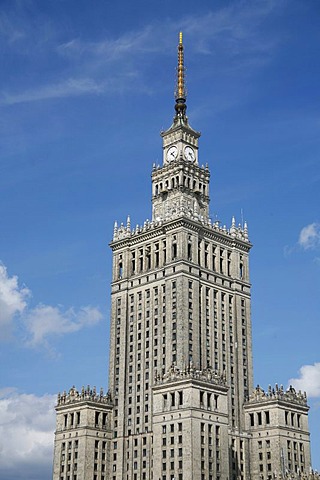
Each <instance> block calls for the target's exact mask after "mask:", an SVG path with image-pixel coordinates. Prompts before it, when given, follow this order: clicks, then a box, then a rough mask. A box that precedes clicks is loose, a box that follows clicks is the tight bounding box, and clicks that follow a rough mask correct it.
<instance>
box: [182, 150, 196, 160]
mask: <svg viewBox="0 0 320 480" xmlns="http://www.w3.org/2000/svg"><path fill="white" fill-rule="evenodd" d="M184 155H185V157H186V159H187V160H189V161H190V162H194V160H195V158H196V155H195V153H194V150H193V148H191V147H189V146H187V147H186V148H185V149H184Z"/></svg>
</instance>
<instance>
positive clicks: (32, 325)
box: [23, 305, 102, 347]
mask: <svg viewBox="0 0 320 480" xmlns="http://www.w3.org/2000/svg"><path fill="white" fill-rule="evenodd" d="M101 319H102V313H101V312H100V311H99V310H98V309H97V308H93V307H83V308H81V309H80V310H78V311H76V310H75V309H74V308H69V309H68V310H66V311H62V309H61V307H52V306H50V305H38V306H37V307H36V308H33V309H31V310H29V311H28V312H27V314H26V315H25V316H24V318H23V320H24V325H25V327H26V330H27V339H26V344H27V345H28V346H31V347H35V346H39V345H43V346H46V347H49V344H48V338H50V337H53V336H61V335H65V334H67V333H73V332H77V331H79V330H81V329H82V328H84V327H90V326H92V325H95V324H97V323H98V322H100V320H101Z"/></svg>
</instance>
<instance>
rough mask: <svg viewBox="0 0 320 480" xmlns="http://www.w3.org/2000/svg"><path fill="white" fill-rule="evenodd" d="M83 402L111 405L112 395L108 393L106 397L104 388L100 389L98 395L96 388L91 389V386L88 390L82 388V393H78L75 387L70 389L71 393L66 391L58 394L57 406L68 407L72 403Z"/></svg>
mask: <svg viewBox="0 0 320 480" xmlns="http://www.w3.org/2000/svg"><path fill="white" fill-rule="evenodd" d="M83 401H91V402H99V403H104V404H111V394H110V392H108V393H107V394H106V395H105V394H104V393H103V389H102V388H101V389H100V392H99V393H97V391H96V387H93V389H91V388H90V386H89V385H88V386H87V388H86V389H85V388H84V387H82V389H81V392H78V390H76V388H75V387H74V386H73V387H72V388H70V390H69V393H66V392H65V391H64V392H63V393H61V394H60V393H58V398H57V406H58V407H59V406H61V405H68V404H70V403H74V402H83Z"/></svg>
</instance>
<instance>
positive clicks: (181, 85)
mask: <svg viewBox="0 0 320 480" xmlns="http://www.w3.org/2000/svg"><path fill="white" fill-rule="evenodd" d="M184 73H185V66H184V52H183V43H182V32H180V33H179V45H178V67H177V85H176V92H175V98H176V104H175V110H176V116H177V117H185V115H186V110H187V105H186V100H187V94H186V87H185V76H184Z"/></svg>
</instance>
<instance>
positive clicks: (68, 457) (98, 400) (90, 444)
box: [53, 387, 112, 480]
mask: <svg viewBox="0 0 320 480" xmlns="http://www.w3.org/2000/svg"><path fill="white" fill-rule="evenodd" d="M56 412H57V421H56V433H55V445H54V462H53V478H54V479H55V480H65V479H67V480H87V479H92V480H100V479H101V477H104V476H105V475H106V474H107V472H108V471H109V470H110V467H109V460H110V441H111V438H112V432H111V413H112V403H111V397H110V394H107V395H104V394H103V391H102V390H101V391H100V393H99V394H97V392H96V391H95V389H93V390H91V389H90V387H88V388H87V389H84V388H82V391H81V392H80V393H79V392H78V391H77V390H76V389H75V387H72V388H71V389H70V391H69V393H68V394H67V393H66V392H64V393H63V394H62V395H60V394H59V395H58V402H57V406H56ZM105 478H108V477H107V476H105Z"/></svg>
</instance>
